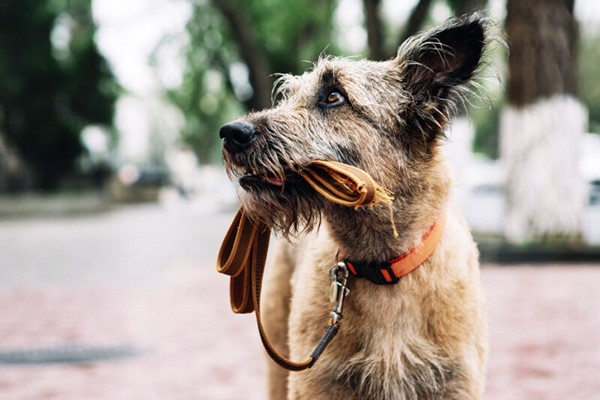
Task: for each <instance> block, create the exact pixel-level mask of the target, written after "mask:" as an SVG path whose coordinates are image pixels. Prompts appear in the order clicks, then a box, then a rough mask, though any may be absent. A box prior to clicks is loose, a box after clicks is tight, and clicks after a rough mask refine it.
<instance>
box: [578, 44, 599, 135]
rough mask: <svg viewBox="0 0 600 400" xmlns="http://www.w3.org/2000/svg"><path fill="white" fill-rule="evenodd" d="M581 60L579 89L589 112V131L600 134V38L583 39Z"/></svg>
mask: <svg viewBox="0 0 600 400" xmlns="http://www.w3.org/2000/svg"><path fill="white" fill-rule="evenodd" d="M579 60H580V63H579V68H580V79H579V88H580V93H581V99H582V100H583V101H584V102H585V104H586V106H587V107H588V110H589V116H590V126H589V130H590V132H595V133H600V84H598V82H599V80H600V63H598V60H600V36H590V37H587V38H586V37H584V38H583V40H582V43H581V52H580V58H579Z"/></svg>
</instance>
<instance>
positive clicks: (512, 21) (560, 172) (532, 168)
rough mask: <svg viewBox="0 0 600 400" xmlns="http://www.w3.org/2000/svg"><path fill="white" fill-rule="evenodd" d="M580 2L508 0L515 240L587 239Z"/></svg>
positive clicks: (504, 134)
mask: <svg viewBox="0 0 600 400" xmlns="http://www.w3.org/2000/svg"><path fill="white" fill-rule="evenodd" d="M573 5H574V0H530V1H521V0H508V4H507V18H506V32H507V35H508V40H509V45H510V50H511V51H510V55H509V59H508V61H509V78H508V88H507V89H508V90H507V98H508V107H506V108H505V110H504V112H503V115H502V120H501V146H502V147H501V150H502V157H503V159H504V161H505V164H506V167H507V218H506V226H505V234H506V236H507V238H508V239H509V240H512V241H515V242H522V241H526V240H541V241H546V240H556V239H560V240H566V241H574V240H577V239H578V238H579V236H580V229H581V226H580V225H581V218H582V215H583V208H584V205H585V199H584V186H583V182H582V178H581V177H580V174H579V165H578V161H579V157H578V154H579V144H580V139H581V136H582V134H583V132H584V130H585V121H586V110H585V108H584V107H583V106H582V104H581V103H580V102H579V101H578V100H577V97H576V95H577V65H576V60H577V57H576V51H577V39H578V27H577V24H576V21H575V18H574V16H573Z"/></svg>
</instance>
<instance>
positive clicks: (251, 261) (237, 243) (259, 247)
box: [217, 161, 393, 371]
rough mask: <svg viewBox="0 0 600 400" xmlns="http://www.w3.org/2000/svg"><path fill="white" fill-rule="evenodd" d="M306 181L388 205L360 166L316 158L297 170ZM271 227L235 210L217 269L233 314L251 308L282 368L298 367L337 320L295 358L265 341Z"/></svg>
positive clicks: (332, 193)
mask: <svg viewBox="0 0 600 400" xmlns="http://www.w3.org/2000/svg"><path fill="white" fill-rule="evenodd" d="M300 175H301V176H302V177H303V178H304V179H305V180H306V182H307V183H308V184H309V185H310V186H311V187H313V188H314V189H315V191H317V193H319V194H321V195H322V196H323V197H325V198H326V199H327V200H329V201H331V202H333V203H336V204H340V205H343V206H347V207H354V208H356V209H357V208H359V207H361V206H364V205H369V206H373V205H375V204H377V203H379V202H381V203H384V204H388V205H390V207H391V204H392V202H393V197H392V195H391V193H389V192H388V191H387V190H385V189H384V188H382V187H381V186H379V185H378V184H377V183H376V182H375V181H374V180H373V178H371V176H370V175H369V174H367V173H366V172H364V171H362V170H361V169H359V168H356V167H352V166H350V165H346V164H342V163H338V162H334V161H315V162H313V163H312V164H310V165H309V166H308V167H307V168H305V169H304V170H302V171H301V172H300ZM270 234H271V230H270V228H269V227H268V226H267V225H266V224H264V223H262V222H260V221H252V220H250V219H249V217H248V215H247V214H246V211H245V210H244V209H243V208H240V210H239V211H238V212H237V214H236V215H235V218H234V219H233V222H232V224H231V226H230V227H229V230H228V231H227V234H226V235H225V239H224V240H223V244H222V245H221V248H220V250H219V255H218V258H217V271H218V272H220V273H223V274H226V275H229V276H230V277H231V278H230V291H229V296H230V302H231V309H232V310H233V312H234V313H236V314H242V313H250V312H252V311H254V312H255V316H256V323H257V326H258V331H259V334H260V338H261V341H262V343H263V346H264V348H265V350H266V352H267V354H268V355H269V356H270V357H271V358H272V359H273V361H275V362H276V363H277V364H278V365H280V366H281V367H283V368H285V369H287V370H290V371H302V370H304V369H307V368H310V367H312V366H313V365H314V363H315V362H316V361H317V359H318V358H319V356H320V355H321V353H322V352H323V350H325V347H327V345H328V344H329V342H331V340H332V339H333V337H334V336H335V335H336V334H337V332H338V329H339V321H333V320H332V321H330V323H329V325H328V326H327V329H326V331H325V334H324V335H323V337H322V339H321V341H320V342H319V343H318V344H317V346H316V347H315V349H314V350H313V352H312V353H311V355H310V356H309V357H308V358H307V359H306V360H305V361H302V362H294V361H292V360H289V359H288V358H286V357H285V356H283V355H282V354H281V353H279V352H278V351H277V350H276V349H275V348H274V347H273V344H272V343H271V341H270V340H269V338H268V336H267V334H266V332H265V329H264V326H263V324H262V320H261V316H260V295H261V287H262V279H263V272H264V266H265V261H266V258H267V252H268V249H269V237H270Z"/></svg>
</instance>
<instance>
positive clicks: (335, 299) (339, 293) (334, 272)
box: [329, 261, 350, 325]
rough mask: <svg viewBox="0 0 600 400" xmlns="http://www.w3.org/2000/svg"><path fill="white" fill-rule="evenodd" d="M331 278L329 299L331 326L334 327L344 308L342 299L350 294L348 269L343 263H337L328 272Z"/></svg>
mask: <svg viewBox="0 0 600 400" xmlns="http://www.w3.org/2000/svg"><path fill="white" fill-rule="evenodd" d="M329 277H330V278H331V289H330V292H329V299H330V301H331V303H332V304H333V308H332V309H331V320H332V325H336V324H337V323H338V322H340V321H341V320H342V308H343V307H344V298H345V297H346V296H347V295H348V293H350V289H348V286H347V282H348V267H347V266H346V263H345V262H344V261H339V262H338V263H337V264H336V265H334V266H333V267H332V268H331V269H330V270H329Z"/></svg>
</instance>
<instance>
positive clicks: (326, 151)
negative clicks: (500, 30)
mask: <svg viewBox="0 0 600 400" xmlns="http://www.w3.org/2000/svg"><path fill="white" fill-rule="evenodd" d="M488 36H489V35H488V21H487V20H486V19H485V18H483V17H482V16H480V15H477V14H475V15H471V16H469V17H465V18H462V19H453V20H450V21H449V22H447V23H446V24H445V25H443V26H441V27H439V28H437V29H434V30H431V31H428V32H426V33H423V34H420V35H418V36H415V37H412V38H410V39H409V40H407V41H406V42H405V43H403V44H402V46H400V48H399V49H398V54H397V56H396V57H395V58H394V59H392V60H389V61H384V62H373V61H367V60H353V59H345V58H329V57H324V58H321V59H320V60H319V61H318V62H317V63H316V64H315V65H314V68H312V69H311V70H310V71H308V72H306V73H304V74H303V75H301V76H291V75H285V76H282V77H281V78H280V79H279V80H278V84H277V85H276V91H275V93H276V94H277V96H278V97H279V101H278V103H277V105H276V106H275V107H273V108H271V109H267V110H263V111H260V112H255V113H251V114H248V115H246V116H244V117H242V118H240V119H238V120H236V121H234V122H230V123H228V124H226V125H224V126H223V127H222V128H221V131H220V136H221V138H223V139H224V146H223V158H224V161H225V166H226V169H227V171H228V173H229V175H230V176H232V177H234V178H236V179H238V180H239V184H240V186H241V188H242V189H243V192H242V194H241V201H242V203H243V206H244V208H246V210H247V211H248V213H249V214H250V215H251V216H253V217H255V218H258V219H260V220H262V221H263V222H266V223H267V224H269V225H272V226H274V227H276V228H279V229H280V230H281V231H282V232H283V233H288V232H290V230H292V231H293V230H297V229H298V228H311V227H312V226H313V225H314V224H315V223H316V222H317V221H318V220H319V218H320V215H321V214H322V213H323V212H324V211H325V212H326V211H327V210H328V209H330V208H331V207H335V206H333V205H331V204H327V203H326V202H325V201H324V200H323V199H322V198H321V197H320V196H319V195H317V194H316V193H315V192H314V191H313V190H311V189H310V188H309V187H308V186H307V184H306V183H305V182H304V181H303V180H302V179H301V178H300V176H299V174H298V172H299V171H300V170H301V169H302V168H304V167H306V166H307V165H308V164H310V163H311V162H312V161H314V160H333V161H339V162H343V163H346V164H350V165H353V166H357V167H359V168H361V169H363V170H365V171H366V172H368V173H369V174H370V175H371V176H372V177H373V178H374V179H375V180H376V181H378V182H379V183H380V184H381V185H382V186H384V187H386V188H387V189H390V190H392V191H393V192H394V194H395V197H396V199H397V202H399V203H400V204H399V205H398V206H405V205H406V204H408V203H410V202H412V201H417V200H418V201H428V200H427V199H428V196H429V197H432V196H433V197H432V198H431V200H430V201H441V200H440V199H443V198H444V196H445V195H446V193H447V192H448V188H449V185H450V184H449V182H448V179H447V174H446V173H444V172H440V169H441V168H442V167H441V164H442V163H441V161H440V160H439V156H438V151H437V148H438V144H439V143H440V139H441V138H442V137H443V135H444V128H445V126H446V124H447V122H448V121H449V119H450V118H451V116H452V115H453V113H454V111H455V109H456V107H457V104H459V103H460V102H461V101H462V100H463V99H464V98H465V96H466V95H467V94H468V93H469V92H470V90H469V88H470V87H471V86H472V85H470V84H471V83H472V82H473V79H474V77H475V75H476V73H477V71H478V70H479V69H480V67H481V64H482V61H481V60H482V55H483V53H484V50H485V47H486V45H487V43H488V41H489V37H488ZM433 192H435V193H434V194H432V193H433Z"/></svg>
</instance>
